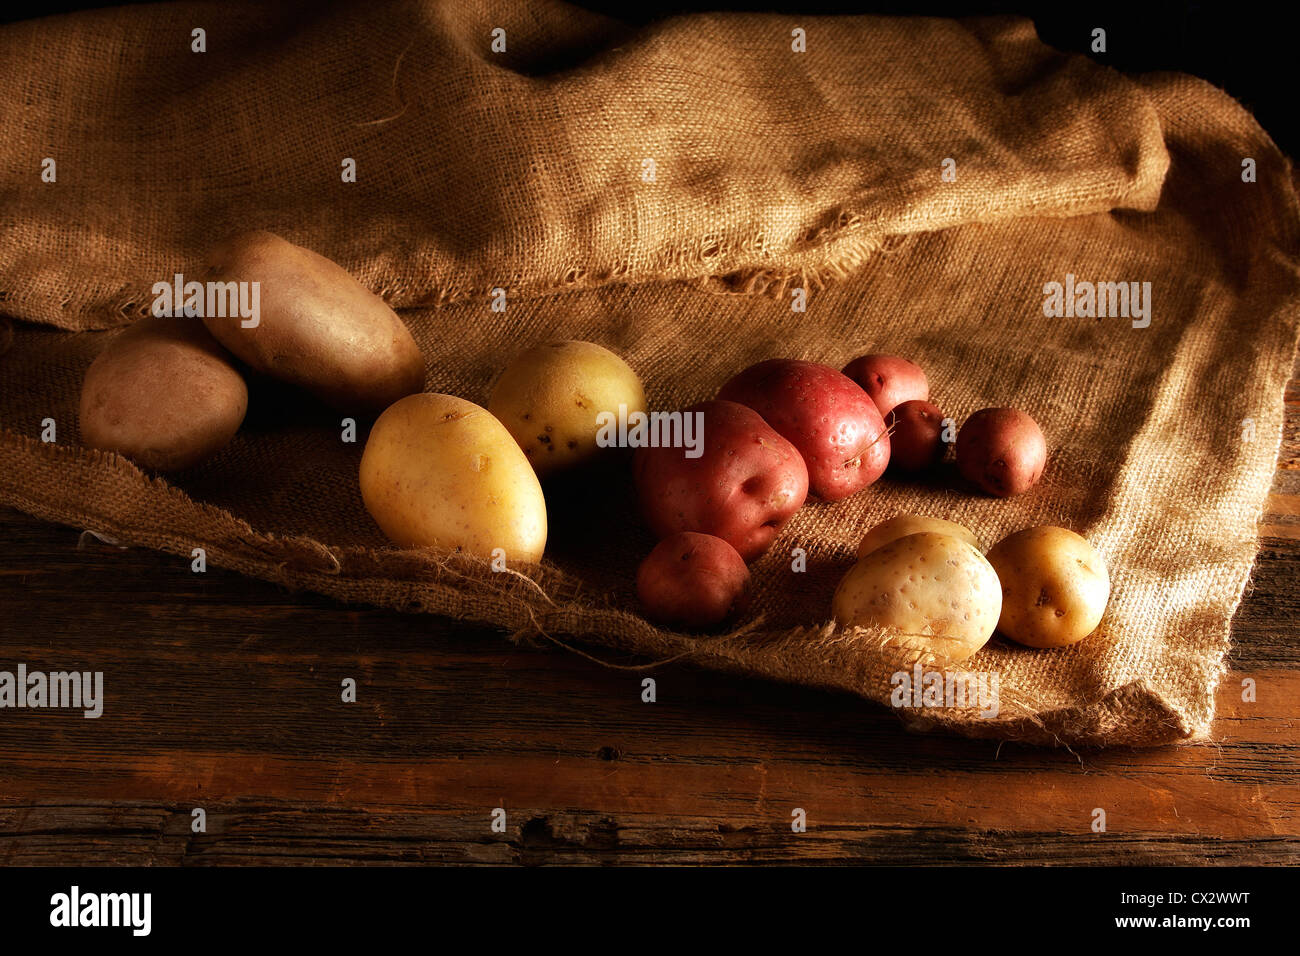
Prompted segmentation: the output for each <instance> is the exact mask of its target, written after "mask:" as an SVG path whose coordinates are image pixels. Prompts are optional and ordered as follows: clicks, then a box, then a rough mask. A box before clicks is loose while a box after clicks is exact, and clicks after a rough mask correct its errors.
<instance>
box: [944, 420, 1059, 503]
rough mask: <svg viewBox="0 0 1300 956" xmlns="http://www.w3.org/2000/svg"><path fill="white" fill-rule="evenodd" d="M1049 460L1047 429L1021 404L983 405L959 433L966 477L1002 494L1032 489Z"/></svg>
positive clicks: (959, 453)
mask: <svg viewBox="0 0 1300 956" xmlns="http://www.w3.org/2000/svg"><path fill="white" fill-rule="evenodd" d="M1046 464H1047V443H1046V442H1045V441H1044V440H1043V431H1042V429H1040V428H1039V427H1038V422H1036V421H1034V420H1033V419H1032V418H1030V417H1029V416H1028V415H1026V414H1025V413H1024V412H1022V411H1021V410H1020V409H1018V408H982V409H980V410H979V411H978V412H976V413H975V414H974V415H972V416H971V417H970V418H968V419H966V424H964V425H962V426H961V431H959V432H958V433H957V467H958V468H959V469H960V470H961V473H962V477H964V478H965V479H966V480H967V481H970V482H973V483H974V484H976V485H978V486H979V487H980V488H982V489H984V490H985V491H987V492H988V493H989V494H991V495H997V496H998V497H999V498H1007V497H1010V496H1011V495H1018V494H1022V493H1023V492H1026V491H1028V490H1029V489H1030V488H1032V487H1033V486H1034V484H1035V483H1036V482H1037V481H1038V479H1039V478H1040V477H1041V476H1042V474H1043V468H1044V467H1045V466H1046Z"/></svg>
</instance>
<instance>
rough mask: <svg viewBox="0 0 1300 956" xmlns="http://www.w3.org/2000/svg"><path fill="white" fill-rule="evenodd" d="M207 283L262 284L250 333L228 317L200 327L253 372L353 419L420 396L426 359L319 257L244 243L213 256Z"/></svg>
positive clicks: (380, 305)
mask: <svg viewBox="0 0 1300 956" xmlns="http://www.w3.org/2000/svg"><path fill="white" fill-rule="evenodd" d="M204 281H205V283H208V282H222V283H225V282H248V283H252V282H256V283H259V290H260V291H259V294H258V297H259V302H260V308H259V314H258V315H257V317H256V321H257V324H256V326H254V327H250V328H244V327H243V322H244V321H245V320H244V319H242V318H241V317H240V315H239V314H238V312H237V310H232V309H229V308H227V309H225V311H227V312H230V313H231V314H229V315H227V316H224V317H223V316H217V315H205V316H204V317H203V322H204V324H205V325H207V327H208V330H209V331H210V332H211V333H212V334H213V335H214V336H215V337H216V338H217V340H218V341H219V342H221V344H222V345H224V346H225V347H226V348H228V349H230V351H231V352H233V353H234V354H235V355H237V356H238V357H239V358H241V359H243V360H244V361H245V362H247V363H248V365H249V366H250V367H251V368H253V369H255V370H257V371H259V372H262V373H264V374H266V375H270V376H273V377H275V378H278V379H283V380H284V381H286V382H289V383H290V384H293V385H296V386H298V387H300V388H303V389H306V390H307V391H308V392H311V393H312V394H313V395H315V396H316V397H317V398H319V399H321V400H322V401H324V402H326V403H327V404H329V405H332V406H334V407H335V408H338V409H341V410H343V411H350V412H355V413H357V414H365V413H370V412H378V411H380V410H382V409H384V408H386V407H388V406H389V405H391V404H393V402H395V401H397V400H398V399H399V398H401V397H403V396H404V395H411V394H413V393H415V392H418V391H420V390H421V389H423V388H424V358H423V356H422V355H421V354H420V349H419V348H418V347H417V346H416V344H415V340H414V339H413V338H411V333H410V332H409V331H408V330H407V328H406V326H405V325H404V324H403V323H402V320H401V319H399V318H398V317H397V313H395V312H394V311H393V310H392V309H390V308H389V307H388V305H387V304H386V303H385V302H384V300H383V299H381V298H379V296H377V295H375V294H373V293H372V292H370V291H369V290H368V289H366V288H365V287H364V286H362V285H361V283H359V282H357V280H356V279H354V278H352V276H351V275H349V274H348V273H347V271H346V270H344V269H343V268H342V267H341V266H339V265H337V264H336V263H334V262H331V261H330V260H329V259H326V258H325V257H324V256H318V255H317V254H316V253H314V252H312V251H311V250H309V249H303V248H302V247H301V246H295V245H294V244H293V243H291V242H287V241H286V240H284V239H281V238H280V237H279V236H276V235H274V234H272V233H269V232H249V233H244V234H242V235H238V236H235V237H234V238H232V239H228V240H226V241H225V242H223V243H221V244H220V245H218V246H217V247H216V248H215V249H213V250H212V251H211V253H210V254H209V256H208V267H207V272H206V273H205V275H204ZM249 321H251V320H249Z"/></svg>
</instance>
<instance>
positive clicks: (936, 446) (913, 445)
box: [885, 399, 943, 471]
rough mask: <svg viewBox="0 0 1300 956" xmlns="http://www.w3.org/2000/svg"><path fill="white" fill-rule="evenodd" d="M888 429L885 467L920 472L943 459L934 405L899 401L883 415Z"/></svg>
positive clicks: (940, 424)
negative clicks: (887, 463) (887, 460)
mask: <svg viewBox="0 0 1300 956" xmlns="http://www.w3.org/2000/svg"><path fill="white" fill-rule="evenodd" d="M885 424H886V425H887V426H888V427H889V429H890V431H889V467H890V468H893V469H897V470H899V471H924V470H925V469H927V468H930V467H933V466H934V465H936V464H938V463H939V461H940V459H942V458H943V412H941V411H940V410H939V406H938V405H934V404H932V403H930V402H925V401H921V400H920V399H914V400H912V401H910V402H900V403H899V404H897V405H895V406H894V408H893V410H892V411H891V412H890V413H889V414H888V415H886V416H885Z"/></svg>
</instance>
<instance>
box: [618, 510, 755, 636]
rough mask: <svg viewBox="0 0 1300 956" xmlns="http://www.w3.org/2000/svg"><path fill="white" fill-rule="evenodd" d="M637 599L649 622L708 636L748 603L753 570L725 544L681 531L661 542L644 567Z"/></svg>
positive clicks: (640, 571)
mask: <svg viewBox="0 0 1300 956" xmlns="http://www.w3.org/2000/svg"><path fill="white" fill-rule="evenodd" d="M636 594H637V598H638V599H640V601H641V607H642V608H643V609H644V610H645V615H646V617H648V618H649V619H650V620H652V621H657V622H658V623H660V624H667V625H670V626H673V627H683V628H686V629H688V630H707V629H709V628H711V627H716V626H717V625H719V624H721V623H722V622H723V621H725V620H727V619H728V618H729V617H732V616H733V615H735V614H738V613H740V612H741V611H743V610H744V608H745V606H746V605H747V604H748V603H749V568H747V567H745V559H744V558H742V557H741V556H740V555H739V554H738V553H737V551H736V549H735V548H733V547H732V546H731V545H729V544H727V542H725V541H723V540H722V539H721V538H716V537H714V536H713V535H711V534H697V533H696V532H694V531H679V532H678V533H677V534H674V535H669V536H668V537H667V538H664V539H663V540H662V541H660V542H659V543H658V544H657V545H656V546H655V549H654V550H653V551H651V552H650V554H649V555H648V556H647V557H646V559H645V560H644V561H642V562H641V567H640V568H639V569H638V570H637V573H636Z"/></svg>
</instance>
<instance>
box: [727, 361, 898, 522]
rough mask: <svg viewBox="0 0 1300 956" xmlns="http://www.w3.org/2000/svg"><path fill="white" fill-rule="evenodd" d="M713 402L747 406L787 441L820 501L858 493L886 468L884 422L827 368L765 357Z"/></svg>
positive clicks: (850, 385) (856, 391)
mask: <svg viewBox="0 0 1300 956" xmlns="http://www.w3.org/2000/svg"><path fill="white" fill-rule="evenodd" d="M718 398H720V399H724V400H726V401H732V402H739V403H740V404H742V405H748V406H749V407H750V408H752V409H754V411H756V412H758V413H759V414H760V415H762V416H763V419H764V420H765V421H766V422H767V423H768V424H769V425H771V426H772V427H773V428H774V429H776V431H777V432H778V433H780V434H781V435H783V436H784V437H785V438H786V439H788V440H789V441H790V442H791V444H793V445H794V447H795V448H797V449H799V454H801V455H802V456H803V460H804V464H805V465H807V466H808V487H809V490H810V491H811V492H812V493H813V494H814V495H816V496H817V497H818V498H821V499H822V500H823V501H839V500H840V499H842V498H847V497H848V496H849V495H852V494H854V493H856V492H859V491H861V490H862V489H863V488H865V487H867V485H869V484H871V483H872V482H873V481H875V480H876V479H877V478H879V477H880V476H881V475H882V474H884V471H885V466H886V465H888V464H889V435H888V433H887V432H886V431H885V420H884V419H883V418H882V417H881V415H880V412H879V411H877V409H876V406H875V404H874V403H873V402H872V401H871V399H870V397H869V396H868V395H867V393H866V392H864V391H863V390H862V389H861V388H859V387H858V386H857V385H856V384H855V383H854V382H853V380H852V379H850V378H848V377H847V376H845V375H842V374H840V373H839V372H837V371H835V369H833V368H831V367H829V366H827V365H818V364H817V363H815V362H800V361H796V360H794V359H769V360H768V361H766V362H759V363H758V364H757V365H751V366H750V367H749V368H747V369H745V370H744V371H743V372H741V373H740V374H739V375H737V376H735V377H734V378H732V379H731V381H729V382H727V384H726V385H724V386H722V390H721V391H720V392H718Z"/></svg>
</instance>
